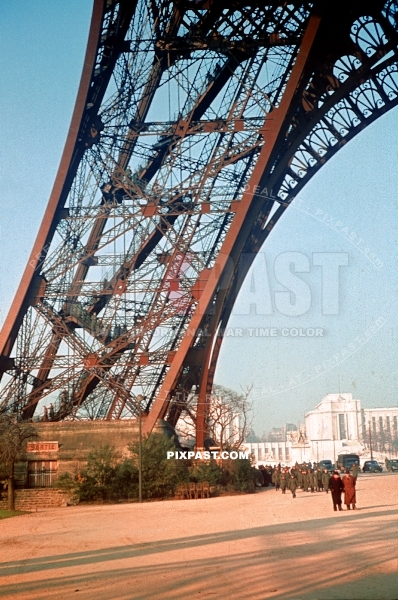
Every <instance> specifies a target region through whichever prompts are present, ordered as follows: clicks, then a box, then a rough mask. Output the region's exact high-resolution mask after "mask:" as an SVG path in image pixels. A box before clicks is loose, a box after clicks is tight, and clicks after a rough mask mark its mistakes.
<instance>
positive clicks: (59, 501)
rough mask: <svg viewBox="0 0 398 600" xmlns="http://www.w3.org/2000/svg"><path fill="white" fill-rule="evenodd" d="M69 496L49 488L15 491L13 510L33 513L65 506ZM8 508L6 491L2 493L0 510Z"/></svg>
mask: <svg viewBox="0 0 398 600" xmlns="http://www.w3.org/2000/svg"><path fill="white" fill-rule="evenodd" d="M69 500H70V498H69V494H67V493H65V492H61V491H60V490H54V489H51V488H44V489H31V490H15V510H30V511H35V510H39V509H42V508H56V507H60V506H67V504H68V501H69ZM7 507H8V501H7V491H6V490H5V491H4V492H3V493H2V497H1V499H0V509H1V510H5V509H7Z"/></svg>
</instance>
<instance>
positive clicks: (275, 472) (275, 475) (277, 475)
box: [272, 468, 280, 491]
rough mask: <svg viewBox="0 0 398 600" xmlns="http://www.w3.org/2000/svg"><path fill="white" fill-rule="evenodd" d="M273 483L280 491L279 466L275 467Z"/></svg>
mask: <svg viewBox="0 0 398 600" xmlns="http://www.w3.org/2000/svg"><path fill="white" fill-rule="evenodd" d="M272 483H273V484H274V486H275V490H276V491H278V490H279V484H280V472H279V469H278V468H276V469H274V472H273V473H272Z"/></svg>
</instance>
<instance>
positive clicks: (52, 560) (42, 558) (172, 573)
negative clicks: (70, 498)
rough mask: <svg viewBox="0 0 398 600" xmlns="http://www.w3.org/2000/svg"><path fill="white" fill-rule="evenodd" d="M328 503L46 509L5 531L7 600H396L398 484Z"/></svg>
mask: <svg viewBox="0 0 398 600" xmlns="http://www.w3.org/2000/svg"><path fill="white" fill-rule="evenodd" d="M357 495H358V507H359V510H357V511H350V512H346V511H345V512H342V513H341V512H340V513H339V512H337V513H335V512H333V511H332V503H331V498H330V495H326V494H325V493H316V494H310V493H304V492H301V491H299V492H298V495H297V498H296V499H294V500H293V498H292V497H291V495H290V494H286V495H282V494H281V493H280V492H275V489H274V488H266V489H263V490H260V491H259V492H258V493H256V494H255V495H247V496H231V497H223V498H212V499H204V500H185V501H170V502H156V503H145V504H142V505H138V504H123V505H110V506H109V505H106V506H91V507H83V506H77V507H69V508H64V509H52V510H43V511H42V512H38V513H35V514H29V515H24V516H20V517H15V518H13V519H6V520H3V521H1V523H0V597H2V598H18V599H21V600H22V599H25V598H29V599H43V600H44V599H49V600H53V599H56V600H63V599H64V598H68V599H69V598H80V599H82V598H84V599H87V600H114V599H126V600H127V599H128V600H130V599H142V600H146V599H148V600H149V599H150V600H152V599H153V600H169V599H188V598H193V599H196V598H221V599H226V600H229V599H235V598H236V599H239V600H245V599H248V600H261V599H265V598H275V599H278V600H282V599H290V600H293V599H294V600H298V599H302V600H315V599H317V600H332V599H336V600H395V598H397V597H398V576H397V531H398V526H397V525H398V522H397V508H398V507H397V503H398V474H392V475H390V474H387V473H385V474H375V475H360V478H359V480H358V494H357Z"/></svg>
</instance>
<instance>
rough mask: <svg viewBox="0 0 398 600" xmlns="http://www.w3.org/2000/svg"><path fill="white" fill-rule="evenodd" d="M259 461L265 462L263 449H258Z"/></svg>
mask: <svg viewBox="0 0 398 600" xmlns="http://www.w3.org/2000/svg"><path fill="white" fill-rule="evenodd" d="M258 460H263V449H262V448H259V449H258Z"/></svg>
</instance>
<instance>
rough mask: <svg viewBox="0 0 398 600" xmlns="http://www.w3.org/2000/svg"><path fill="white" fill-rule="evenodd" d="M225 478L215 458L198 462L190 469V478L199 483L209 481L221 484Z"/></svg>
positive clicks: (211, 483) (212, 483)
mask: <svg viewBox="0 0 398 600" xmlns="http://www.w3.org/2000/svg"><path fill="white" fill-rule="evenodd" d="M224 478H225V477H224V473H223V470H222V468H221V467H220V465H218V464H217V463H216V461H214V460H211V461H210V462H208V463H198V464H197V465H194V466H193V467H191V469H190V479H191V480H192V481H195V482H197V483H200V482H202V481H208V482H209V483H210V485H219V484H222V483H223V479H224Z"/></svg>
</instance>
